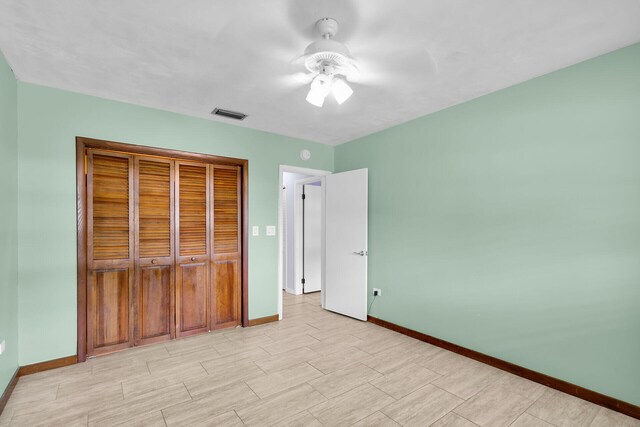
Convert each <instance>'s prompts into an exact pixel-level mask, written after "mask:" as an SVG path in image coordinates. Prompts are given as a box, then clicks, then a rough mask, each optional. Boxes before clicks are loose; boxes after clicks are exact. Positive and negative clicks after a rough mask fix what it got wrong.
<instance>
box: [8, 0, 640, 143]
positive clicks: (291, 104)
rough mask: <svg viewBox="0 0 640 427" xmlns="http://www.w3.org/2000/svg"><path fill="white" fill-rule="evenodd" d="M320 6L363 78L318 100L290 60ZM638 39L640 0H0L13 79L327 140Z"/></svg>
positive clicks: (307, 40)
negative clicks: (346, 96)
mask: <svg viewBox="0 0 640 427" xmlns="http://www.w3.org/2000/svg"><path fill="white" fill-rule="evenodd" d="M325 16H329V17H333V18H335V19H337V20H338V21H339V22H340V30H339V33H338V35H337V36H336V39H337V40H340V41H343V42H344V43H346V44H347V46H348V47H349V48H350V49H351V52H352V54H353V55H354V56H355V57H356V58H358V59H359V60H360V63H361V65H362V67H361V68H362V73H363V78H362V81H361V83H359V84H353V85H352V87H353V89H354V92H355V93H354V94H353V96H352V97H351V99H350V100H348V101H347V102H346V103H344V104H343V105H337V103H336V102H335V101H334V100H333V99H328V100H327V102H325V106H324V108H322V109H319V108H316V107H313V106H312V105H310V104H308V103H307V102H306V101H305V96H306V92H307V90H308V88H307V86H303V85H300V84H299V83H296V80H295V79H294V78H292V77H291V76H290V75H291V73H292V72H294V71H297V70H296V69H294V68H293V67H292V65H291V63H290V61H291V59H292V58H294V57H296V56H297V55H299V54H301V53H302V51H303V50H304V48H305V46H306V45H307V44H308V43H310V42H311V41H312V40H313V39H314V37H315V33H314V31H313V24H314V23H315V21H316V20H317V19H319V18H321V17H325ZM638 41H640V1H639V0H608V1H603V0H516V1H514V0H485V1H478V0H448V1H443V0H393V1H392V0H325V1H322V0H313V1H308V0H269V1H267V0H242V1H240V0H206V1H205V0H190V1H186V2H185V1H177V0H128V1H120V2H114V1H107V0H93V1H87V0H58V1H36V0H3V1H2V2H0V49H2V51H3V52H4V54H5V56H6V58H7V60H8V61H9V63H10V65H11V66H12V68H13V70H14V71H15V73H16V76H17V78H18V79H20V80H22V81H25V82H31V83H37V84H42V85H46V86H53V87H57V88H62V89H67V90H71V91H76V92H81V93H86V94H90V95H96V96H101V97H104V98H109V99H116V100H121V101H126V102H131V103H134V104H140V105H146V106H151V107H155V108H160V109H164V110H170V111H175V112H180V113H184V114H188V115H192V116H198V117H207V118H210V119H211V120H220V121H223V122H227V123H232V124H237V125H239V126H245V127H250V128H255V129H261V130H265V131H269V132H274V133H278V134H283V135H289V136H293V137H298V138H304V139H308V140H312V141H318V142H322V143H326V144H331V145H336V144H340V143H343V142H346V141H350V140H352V139H355V138H358V137H361V136H364V135H367V134H370V133H373V132H375V131H378V130H381V129H384V128H387V127H390V126H393V125H396V124H399V123H402V122H405V121H408V120H410V119H413V118H416V117H419V116H422V115H425V114H428V113H431V112H434V111H437V110H441V109H443V108H446V107H448V106H451V105H454V104H457V103H460V102H463V101H466V100H469V99H472V98H475V97H478V96H480V95H483V94H486V93H489V92H492V91H495V90H498V89H501V88H504V87H507V86H510V85H513V84H515V83H518V82H522V81H524V80H528V79H530V78H532V77H535V76H539V75H541V74H545V73H548V72H550V71H554V70H557V69H560V68H563V67H565V66H568V65H571V64H574V63H576V62H579V61H582V60H585V59H589V58H592V57H594V56H597V55H600V54H602V53H605V52H609V51H612V50H615V49H618V48H621V47H624V46H627V45H630V44H633V43H636V42H638ZM214 107H221V108H226V109H232V110H238V111H241V112H244V113H246V114H248V115H249V117H248V118H247V119H245V121H244V122H235V121H230V120H228V119H224V118H213V117H212V116H211V115H210V112H211V110H213V108H214Z"/></svg>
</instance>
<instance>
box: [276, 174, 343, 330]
mask: <svg viewBox="0 0 640 427" xmlns="http://www.w3.org/2000/svg"><path fill="white" fill-rule="evenodd" d="M285 172H292V173H301V174H306V175H312V176H315V177H321V176H325V175H329V174H331V172H330V171H326V170H321V169H310V168H302V167H298V166H288V165H280V167H279V172H278V176H279V185H278V224H279V227H278V228H279V231H278V289H277V292H278V318H279V319H280V320H282V289H283V287H284V269H283V263H284V257H283V256H282V251H283V249H284V230H283V227H282V222H283V218H284V212H283V207H284V203H285V200H283V197H282V186H283V184H284V173H285Z"/></svg>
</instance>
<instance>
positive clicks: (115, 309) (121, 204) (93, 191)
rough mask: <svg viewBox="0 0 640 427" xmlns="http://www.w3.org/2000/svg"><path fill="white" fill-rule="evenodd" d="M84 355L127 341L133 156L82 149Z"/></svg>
mask: <svg viewBox="0 0 640 427" xmlns="http://www.w3.org/2000/svg"><path fill="white" fill-rule="evenodd" d="M87 169H88V170H87V221H88V230H87V266H88V271H87V354H88V355H96V354H102V353H108V352H112V351H116V350H120V349H123V348H127V347H130V346H131V345H133V315H132V297H133V295H132V292H133V281H134V277H133V275H134V273H133V271H134V249H133V248H134V246H133V245H134V242H133V240H134V239H133V230H134V220H133V218H134V215H133V203H132V200H133V158H132V156H129V155H126V154H117V153H110V152H100V151H97V150H96V151H94V150H89V151H88V153H87Z"/></svg>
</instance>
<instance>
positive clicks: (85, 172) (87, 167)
mask: <svg viewBox="0 0 640 427" xmlns="http://www.w3.org/2000/svg"><path fill="white" fill-rule="evenodd" d="M87 172H89V161H88V160H87V155H86V154H85V155H84V174H85V175H86V174H87Z"/></svg>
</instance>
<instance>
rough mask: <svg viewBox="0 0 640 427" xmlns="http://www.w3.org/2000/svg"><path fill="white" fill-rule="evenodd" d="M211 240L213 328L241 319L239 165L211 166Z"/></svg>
mask: <svg viewBox="0 0 640 427" xmlns="http://www.w3.org/2000/svg"><path fill="white" fill-rule="evenodd" d="M211 169H212V175H213V242H212V253H213V256H212V258H211V270H212V287H211V288H212V291H211V293H212V299H213V301H212V316H211V317H212V319H211V324H212V329H221V328H228V327H232V326H236V325H239V324H240V322H241V303H242V299H241V292H242V286H241V279H240V277H241V276H240V275H241V270H242V269H241V268H240V259H241V253H242V251H241V241H242V239H241V237H242V235H241V212H242V210H241V205H240V203H241V197H240V195H241V193H240V192H241V187H240V168H238V167H235V166H217V165H216V166H212V168H211Z"/></svg>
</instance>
